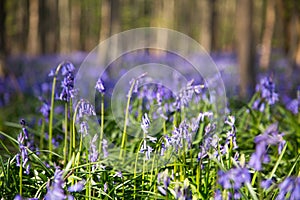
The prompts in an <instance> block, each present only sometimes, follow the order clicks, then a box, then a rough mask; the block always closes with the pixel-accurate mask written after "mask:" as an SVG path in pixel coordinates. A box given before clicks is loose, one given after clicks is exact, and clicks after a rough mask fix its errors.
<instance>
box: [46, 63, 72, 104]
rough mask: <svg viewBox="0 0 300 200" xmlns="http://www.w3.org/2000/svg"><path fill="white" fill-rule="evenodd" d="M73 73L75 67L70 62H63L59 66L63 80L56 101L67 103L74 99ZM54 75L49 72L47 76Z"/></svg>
mask: <svg viewBox="0 0 300 200" xmlns="http://www.w3.org/2000/svg"><path fill="white" fill-rule="evenodd" d="M74 71H75V67H74V65H73V64H72V63H70V62H65V63H63V64H62V65H61V75H62V76H63V80H62V81H61V88H62V90H61V93H60V94H59V96H58V99H60V100H62V101H65V102H69V101H70V99H71V98H73V97H74V95H75V93H76V90H75V89H74ZM55 75H56V74H55V73H54V72H53V71H51V72H50V74H49V76H55Z"/></svg>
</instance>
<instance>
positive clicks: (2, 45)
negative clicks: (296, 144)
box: [0, 0, 300, 106]
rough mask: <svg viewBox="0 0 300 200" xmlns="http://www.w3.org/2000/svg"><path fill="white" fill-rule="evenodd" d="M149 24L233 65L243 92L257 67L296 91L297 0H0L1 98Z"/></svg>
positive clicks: (299, 59) (299, 55) (299, 60)
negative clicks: (102, 43)
mask: <svg viewBox="0 0 300 200" xmlns="http://www.w3.org/2000/svg"><path fill="white" fill-rule="evenodd" d="M149 26H153V27H164V28H170V29H173V30H176V31H179V32H182V33H185V34H187V35H188V36H190V37H192V38H193V39H195V40H196V41H198V42H199V43H200V44H201V45H203V46H204V48H205V49H206V50H207V51H208V52H209V53H210V54H211V56H212V57H213V59H214V61H215V62H216V63H217V65H218V66H219V67H221V68H226V67H229V66H235V67H236V69H237V71H238V74H239V78H238V79H237V80H233V81H235V82H236V81H238V83H237V84H238V86H239V87H238V90H237V95H238V96H239V97H241V98H247V97H249V96H250V95H251V93H253V91H254V90H255V84H256V82H257V80H258V79H259V76H260V75H261V74H268V75H271V76H272V77H274V80H275V82H277V83H280V87H279V90H281V91H282V92H285V93H290V94H292V95H294V94H296V92H295V88H296V87H297V85H299V80H298V79H299V78H298V75H299V66H300V1H299V0H84V1H81V0H21V1H19V0H1V1H0V86H1V87H0V99H1V101H0V102H1V105H2V106H3V105H5V104H7V103H8V102H9V101H10V99H12V98H14V97H13V96H17V97H16V98H22V96H23V95H24V92H25V91H32V88H33V87H32V86H33V85H34V84H36V83H38V80H39V79H40V81H42V80H44V79H45V77H47V73H48V72H49V69H50V68H54V67H55V66H56V65H57V64H58V63H60V62H61V61H62V60H66V59H69V60H71V61H72V62H74V63H75V65H77V66H78V65H80V63H81V62H82V60H83V59H84V58H85V56H86V55H87V53H88V52H89V51H91V50H92V49H93V48H94V47H95V46H97V45H98V44H99V42H100V41H102V40H105V39H106V38H108V37H110V36H111V35H113V34H116V33H119V32H121V31H125V30H129V29H133V28H138V27H149ZM229 87H230V86H229Z"/></svg>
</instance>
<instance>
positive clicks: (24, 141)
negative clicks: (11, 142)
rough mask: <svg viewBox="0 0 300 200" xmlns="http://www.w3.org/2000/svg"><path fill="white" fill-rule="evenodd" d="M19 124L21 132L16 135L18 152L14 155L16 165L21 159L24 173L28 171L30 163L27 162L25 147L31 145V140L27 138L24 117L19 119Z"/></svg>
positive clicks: (18, 164)
mask: <svg viewBox="0 0 300 200" xmlns="http://www.w3.org/2000/svg"><path fill="white" fill-rule="evenodd" d="M20 124H21V125H22V132H21V133H20V134H19V135H18V143H19V153H18V154H17V155H16V165H17V166H18V167H20V166H21V160H22V168H24V169H25V173H26V174H29V173H30V164H29V163H28V160H29V158H28V150H27V148H30V147H33V146H32V145H31V141H30V140H29V133H28V131H27V129H26V127H25V125H26V122H25V120H24V119H22V120H21V121H20ZM30 149H31V150H34V149H33V148H30Z"/></svg>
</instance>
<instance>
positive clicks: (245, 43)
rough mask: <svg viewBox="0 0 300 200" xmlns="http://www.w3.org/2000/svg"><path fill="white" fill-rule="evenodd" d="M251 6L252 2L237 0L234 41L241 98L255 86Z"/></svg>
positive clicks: (247, 95) (251, 91)
mask: <svg viewBox="0 0 300 200" xmlns="http://www.w3.org/2000/svg"><path fill="white" fill-rule="evenodd" d="M252 6H253V5H252V0H237V7H236V9H237V11H236V12H237V17H236V33H237V37H236V39H237V51H238V64H239V73H240V97H242V98H246V97H249V95H250V94H252V93H253V91H254V84H255V68H254V66H253V63H254V62H253V60H254V50H253V43H254V41H253V33H252Z"/></svg>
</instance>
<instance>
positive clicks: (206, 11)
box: [199, 0, 216, 52]
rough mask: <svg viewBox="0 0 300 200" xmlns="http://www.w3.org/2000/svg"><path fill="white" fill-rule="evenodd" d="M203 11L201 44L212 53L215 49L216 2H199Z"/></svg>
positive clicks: (209, 0) (211, 0) (201, 11)
mask: <svg viewBox="0 0 300 200" xmlns="http://www.w3.org/2000/svg"><path fill="white" fill-rule="evenodd" d="M199 3H200V4H201V8H202V10H199V12H200V13H201V33H200V44H201V45H202V46H203V47H204V48H205V50H206V51H207V52H211V50H212V48H213V47H215V44H214V41H215V38H214V34H215V32H216V31H215V30H214V29H215V18H216V0H204V1H199Z"/></svg>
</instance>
